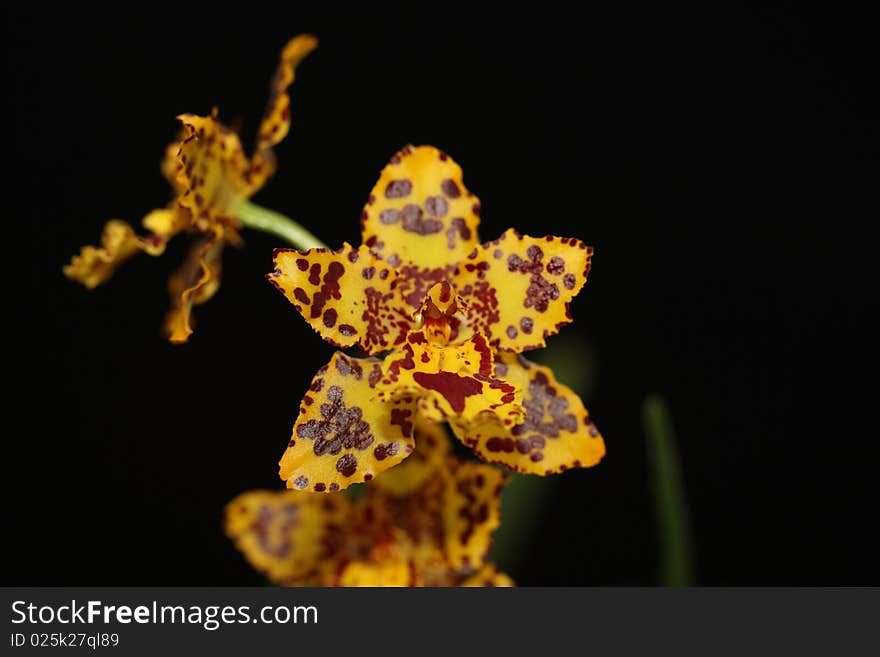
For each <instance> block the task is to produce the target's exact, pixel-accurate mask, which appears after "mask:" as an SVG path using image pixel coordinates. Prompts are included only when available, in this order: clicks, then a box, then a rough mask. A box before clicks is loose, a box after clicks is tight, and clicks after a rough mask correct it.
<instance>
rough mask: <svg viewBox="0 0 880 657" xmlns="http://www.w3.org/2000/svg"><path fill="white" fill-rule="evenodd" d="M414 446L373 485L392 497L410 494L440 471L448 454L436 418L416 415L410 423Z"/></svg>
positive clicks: (446, 445)
mask: <svg viewBox="0 0 880 657" xmlns="http://www.w3.org/2000/svg"><path fill="white" fill-rule="evenodd" d="M413 431H414V439H415V449H414V450H413V452H412V454H410V455H409V457H408V458H407V459H406V460H405V461H404V462H403V463H401V464H400V465H398V466H396V467H394V468H391V469H390V470H386V471H385V472H383V473H382V474H381V475H380V476H378V477H376V479H375V481H374V482H373V485H374V486H375V487H377V488H379V489H380V490H382V491H383V492H385V493H388V494H389V495H392V496H394V497H404V496H407V495H411V494H412V493H414V492H415V491H417V490H419V489H420V488H422V487H423V486H424V485H425V483H426V482H427V481H428V479H429V478H430V477H432V476H434V475H436V474H437V473H438V472H441V471H442V470H443V469H444V467H445V463H446V458H447V457H448V456H449V451H450V449H449V448H450V444H449V438H448V437H447V434H446V430H445V429H444V428H443V425H442V424H441V423H439V422H428V421H427V420H423V419H421V418H417V419H416V421H415V425H414V427H413Z"/></svg>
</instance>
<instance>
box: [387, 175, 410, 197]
mask: <svg viewBox="0 0 880 657" xmlns="http://www.w3.org/2000/svg"><path fill="white" fill-rule="evenodd" d="M410 193H412V182H411V181H409V180H407V179H406V178H401V179H400V180H392V181H391V182H390V183H388V187H386V188H385V198H406V197H407V196H409V195H410Z"/></svg>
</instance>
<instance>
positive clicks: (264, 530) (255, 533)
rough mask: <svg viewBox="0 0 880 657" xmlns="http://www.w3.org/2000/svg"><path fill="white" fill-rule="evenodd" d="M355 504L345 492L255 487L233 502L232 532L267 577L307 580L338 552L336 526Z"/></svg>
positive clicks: (228, 515) (290, 581)
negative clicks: (319, 493)
mask: <svg viewBox="0 0 880 657" xmlns="http://www.w3.org/2000/svg"><path fill="white" fill-rule="evenodd" d="M350 507H351V501H350V500H349V499H348V498H346V497H342V496H333V497H332V498H331V497H324V496H316V495H297V494H295V493H285V492H275V491H271V492H270V491H251V492H248V493H243V494H242V495H239V496H238V497H237V498H235V499H234V500H233V501H232V502H230V503H229V504H228V505H227V507H226V534H227V536H229V537H230V538H231V539H232V540H233V542H234V543H235V546H236V547H237V548H238V549H239V551H241V553H242V554H243V555H244V556H245V558H246V559H247V560H248V562H249V563H250V564H251V565H252V566H253V567H254V568H255V569H257V570H258V571H260V572H261V573H264V574H265V575H266V576H267V577H269V578H271V579H273V580H275V581H277V582H281V583H288V584H296V583H303V580H304V579H305V578H307V577H309V576H310V575H312V574H313V573H314V572H315V571H316V569H318V568H319V567H320V565H321V564H322V563H324V562H327V561H330V560H332V558H333V557H334V556H335V555H336V553H337V550H338V548H339V545H338V542H334V541H333V540H332V538H333V533H334V529H335V528H338V527H340V526H344V525H345V524H346V522H347V518H348V517H349V516H350V513H351V508H350Z"/></svg>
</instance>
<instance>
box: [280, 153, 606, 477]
mask: <svg viewBox="0 0 880 657" xmlns="http://www.w3.org/2000/svg"><path fill="white" fill-rule="evenodd" d="M479 220H480V203H479V201H478V199H477V198H476V197H475V196H474V195H473V194H472V193H471V192H469V191H468V190H467V188H466V187H465V185H464V181H463V176H462V171H461V168H460V167H459V166H458V165H457V164H456V163H455V162H454V161H453V160H452V159H451V158H450V157H449V156H448V155H446V154H445V153H443V152H442V151H439V150H438V149H436V148H433V147H430V146H420V147H418V148H414V147H412V146H409V147H406V148H404V149H403V150H401V151H400V152H399V153H397V154H396V155H395V156H394V157H393V158H392V159H391V162H390V163H389V164H388V166H386V167H385V169H384V170H383V171H382V173H381V176H380V178H379V182H378V183H377V184H376V186H375V187H374V188H373V191H372V193H371V194H370V196H369V199H368V201H367V204H366V206H365V207H364V210H363V213H362V215H361V223H362V236H363V245H362V246H360V247H353V246H351V245H349V244H347V243H346V244H343V246H342V248H341V249H339V250H338V251H330V250H328V249H321V248H319V249H311V250H309V251H305V252H300V251H296V250H293V249H278V250H276V251H275V254H274V263H275V270H274V271H273V272H272V273H270V274H269V275H268V279H269V281H270V282H271V283H272V284H273V285H275V286H276V287H277V288H278V289H279V290H280V291H281V292H283V293H284V295H285V296H286V297H287V298H288V299H289V300H290V301H291V302H292V303H293V305H294V307H295V308H296V309H297V310H298V311H299V312H300V313H301V314H302V315H303V317H304V318H305V319H306V321H307V322H309V324H310V325H311V326H312V327H313V328H314V329H315V330H316V331H317V332H318V333H319V334H320V335H321V336H322V337H323V338H324V339H325V340H327V341H328V342H330V343H331V344H333V345H335V346H337V347H341V348H345V347H351V346H354V345H357V346H359V347H360V348H362V349H363V350H364V351H365V352H366V353H367V354H368V355H371V356H374V357H371V358H361V359H359V358H351V357H348V356H346V355H344V354H342V353H340V352H337V353H336V354H334V356H333V358H332V359H331V361H330V363H329V364H328V365H327V366H325V367H324V368H322V369H321V370H320V371H319V372H318V373H317V375H316V376H315V378H314V380H313V382H312V384H311V388H310V389H309V392H308V393H307V394H306V396H305V397H304V398H303V403H302V405H301V407H300V414H299V417H298V419H297V420H296V423H295V425H294V428H293V435H292V438H291V440H290V444H289V446H288V448H287V450H286V451H285V453H284V455H283V456H282V458H281V462H280V475H281V478H282V479H284V480H285V481H286V482H287V486H288V487H290V488H296V489H299V490H307V489H308V490H313V491H334V490H339V489H342V488H345V487H346V486H348V485H349V484H350V483H353V482H357V481H369V480H370V479H372V478H373V477H375V476H376V475H377V474H378V473H380V472H382V471H383V470H385V469H387V468H389V467H391V466H393V465H396V464H397V463H399V462H400V461H401V460H403V459H404V458H406V457H407V456H408V455H409V454H410V453H411V452H412V451H413V448H414V446H415V443H416V441H415V440H414V437H413V426H414V423H415V422H416V420H417V418H421V419H427V420H432V421H448V422H449V423H450V425H451V427H452V429H453V431H454V432H455V434H456V436H458V438H459V439H460V440H462V441H463V442H464V443H465V444H467V445H469V446H471V447H472V448H473V449H474V451H475V452H476V453H477V454H478V455H479V456H480V457H481V458H483V459H484V460H487V461H490V462H493V463H499V464H502V465H504V466H506V467H508V468H510V469H512V470H515V471H518V472H526V473H533V474H540V475H544V474H551V473H556V472H562V471H564V470H566V469H568V468H574V467H589V466H592V465H595V464H596V463H598V462H599V460H600V459H601V458H602V456H603V455H604V453H605V445H604V442H603V439H602V436H601V435H600V434H599V432H598V430H597V429H596V427H595V425H594V424H593V422H592V420H591V419H590V416H589V414H588V413H587V411H586V409H585V408H584V406H583V403H582V402H581V400H580V399H579V398H578V396H577V395H576V394H575V393H574V392H572V391H571V390H570V389H569V388H567V387H566V386H564V385H563V384H560V383H559V382H557V381H556V380H555V378H554V376H553V373H552V372H551V371H550V370H549V369H548V368H546V367H542V366H540V365H537V364H534V363H530V362H528V361H527V360H525V359H524V358H523V357H522V356H521V355H519V354H521V352H523V351H527V350H531V349H537V348H540V347H543V346H545V344H546V343H545V339H546V338H547V337H549V336H551V335H554V334H556V333H557V332H558V331H559V329H560V327H562V326H563V325H565V324H567V323H569V322H571V321H572V318H571V315H570V313H569V310H568V308H569V302H570V301H571V299H572V298H573V297H574V296H575V295H576V294H577V293H578V292H579V291H580V290H581V288H582V287H583V286H584V284H585V283H586V280H587V275H588V273H589V270H590V263H591V258H592V253H593V251H592V249H591V248H590V247H588V246H586V245H585V244H584V243H583V242H581V241H580V240H578V239H575V238H560V237H554V236H547V237H540V238H538V237H529V236H525V235H520V234H519V233H517V232H516V231H515V230H513V229H511V230H508V231H507V232H505V233H504V234H503V235H502V236H501V237H500V238H498V239H496V240H494V241H492V242H487V243H484V244H481V243H480V242H479V239H478V236H477V227H478V224H479ZM385 352H388V353H387V355H386V356H385V358H384V360H378V359H377V358H375V356H378V355H381V354H383V353H385Z"/></svg>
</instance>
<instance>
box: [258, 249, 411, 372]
mask: <svg viewBox="0 0 880 657" xmlns="http://www.w3.org/2000/svg"><path fill="white" fill-rule="evenodd" d="M273 259H274V262H275V271H274V272H272V273H270V274H269V275H268V277H267V278H268V279H269V282H271V283H272V284H273V285H274V286H275V287H276V288H278V289H279V290H280V291H281V292H282V293H283V294H284V296H285V297H287V299H288V300H289V301H290V302H291V303H292V304H293V305H294V307H295V308H296V309H297V311H299V313H300V314H301V315H302V316H303V317H304V318H305V320H306V321H307V322H308V323H309V324H310V325H311V326H312V328H314V329H315V330H316V331H317V332H318V333H319V334H320V335H321V337H323V338H324V339H325V340H327V341H328V342H330V343H331V344H333V345H335V346H337V347H350V346H353V345H355V344H357V345H360V347H361V348H362V349H363V350H364V351H366V352H367V353H368V354H373V353H378V352H381V351H385V350H388V349H390V348H392V347H394V346H396V345H399V344H401V343H402V342H403V341H404V339H405V337H406V334H407V332H408V331H409V329H410V328H411V326H412V324H413V320H412V310H411V309H408V308H407V307H406V306H405V305H403V304H402V303H401V301H400V298H399V296H398V295H397V294H396V292H395V287H396V281H397V274H396V272H395V271H394V269H393V268H392V267H391V266H390V265H388V263H386V262H384V261H383V260H382V259H381V258H379V257H378V256H376V255H375V254H373V253H372V252H371V251H370V249H368V248H367V247H365V246H362V247H360V248H357V249H356V248H354V247H352V246H351V245H349V244H347V243H346V244H344V245H343V247H342V248H341V249H340V250H339V251H330V250H328V249H311V250H309V251H307V252H305V253H301V252H299V251H296V250H294V249H276V250H275V253H274V256H273Z"/></svg>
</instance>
